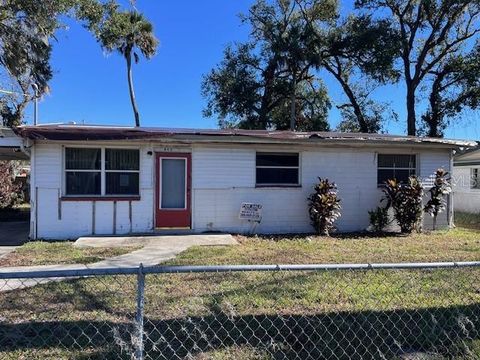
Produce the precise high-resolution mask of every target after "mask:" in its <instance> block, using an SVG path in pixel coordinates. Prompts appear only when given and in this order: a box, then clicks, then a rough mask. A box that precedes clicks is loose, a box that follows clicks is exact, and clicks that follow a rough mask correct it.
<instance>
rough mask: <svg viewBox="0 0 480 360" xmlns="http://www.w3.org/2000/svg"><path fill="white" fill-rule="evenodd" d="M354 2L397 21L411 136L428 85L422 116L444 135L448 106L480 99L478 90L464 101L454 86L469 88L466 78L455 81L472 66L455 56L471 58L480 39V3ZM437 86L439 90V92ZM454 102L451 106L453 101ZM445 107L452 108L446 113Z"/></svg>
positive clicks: (461, 0) (443, 0)
mask: <svg viewBox="0 0 480 360" xmlns="http://www.w3.org/2000/svg"><path fill="white" fill-rule="evenodd" d="M356 7H357V9H359V10H361V11H366V12H369V13H370V14H375V15H377V16H379V17H381V18H384V19H385V20H388V21H393V23H394V27H395V29H396V31H397V34H398V36H400V46H401V52H400V56H399V60H400V63H401V66H400V68H401V70H402V75H403V79H404V81H405V86H406V89H407V94H406V108H407V128H408V135H417V116H416V106H417V100H418V90H419V89H422V91H423V88H422V86H425V88H429V90H428V91H429V93H430V103H431V108H430V109H428V110H427V113H426V114H425V115H424V116H423V117H422V120H423V121H425V122H426V126H427V127H428V128H429V130H428V133H429V134H430V135H432V136H440V135H442V129H443V127H444V126H445V123H443V122H442V121H443V119H444V117H445V115H451V114H452V112H450V113H449V111H452V109H453V113H458V111H457V110H459V109H461V108H462V107H463V106H469V105H471V104H473V105H475V106H476V102H477V100H474V98H478V92H475V94H469V97H470V99H469V100H463V99H464V97H463V96H462V95H460V96H459V97H457V95H455V94H458V91H455V90H453V89H456V88H457V87H459V88H460V89H465V86H463V85H459V84H464V85H467V84H468V80H462V81H461V82H460V83H458V82H456V81H453V82H452V80H453V78H455V77H457V76H458V75H459V74H462V75H460V76H459V77H460V78H463V77H464V71H466V72H467V73H468V72H470V69H472V68H471V67H470V66H467V67H466V68H463V65H462V64H461V63H462V61H460V64H459V63H456V62H455V59H456V58H470V55H469V54H471V52H470V49H469V48H471V44H472V42H473V43H474V42H475V41H476V40H477V39H478V36H477V35H478V33H479V32H480V28H479V16H480V3H479V2H478V1H477V0H418V1H415V0H356ZM451 66H454V69H452V68H450V67H451ZM447 74H450V75H447ZM452 74H456V75H452ZM466 77H467V78H468V77H469V75H466ZM467 87H468V85H467ZM450 90H453V93H454V95H453V96H451V95H450ZM439 91H440V93H441V95H440V96H438V97H437V94H438V93H439ZM460 92H461V91H460ZM451 102H453V104H452V105H453V106H450V105H449V103H451ZM432 104H433V107H432ZM442 108H446V109H450V110H447V111H445V112H444V111H443V110H442ZM442 114H443V115H442ZM442 116H443V118H442Z"/></svg>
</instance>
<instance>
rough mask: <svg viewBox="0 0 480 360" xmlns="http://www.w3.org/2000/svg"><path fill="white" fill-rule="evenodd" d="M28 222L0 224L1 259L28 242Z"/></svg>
mask: <svg viewBox="0 0 480 360" xmlns="http://www.w3.org/2000/svg"><path fill="white" fill-rule="evenodd" d="M29 226H30V224H29V222H28V221H12V222H0V258H2V257H3V256H5V255H7V254H9V253H11V252H12V251H13V250H15V248H16V247H17V246H19V245H22V244H23V243H24V242H26V241H27V240H28V233H29V230H30V228H29Z"/></svg>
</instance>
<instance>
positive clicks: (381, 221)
mask: <svg viewBox="0 0 480 360" xmlns="http://www.w3.org/2000/svg"><path fill="white" fill-rule="evenodd" d="M368 216H369V218H370V225H371V226H372V230H373V231H375V232H381V231H383V229H385V227H386V226H387V225H388V224H390V222H391V221H390V218H389V216H388V209H387V208H384V207H381V206H377V208H376V209H375V210H371V211H369V212H368Z"/></svg>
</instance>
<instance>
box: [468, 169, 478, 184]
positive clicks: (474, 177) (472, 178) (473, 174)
mask: <svg viewBox="0 0 480 360" xmlns="http://www.w3.org/2000/svg"><path fill="white" fill-rule="evenodd" d="M470 174H471V176H470V188H471V189H480V169H479V168H472V169H471V170H470Z"/></svg>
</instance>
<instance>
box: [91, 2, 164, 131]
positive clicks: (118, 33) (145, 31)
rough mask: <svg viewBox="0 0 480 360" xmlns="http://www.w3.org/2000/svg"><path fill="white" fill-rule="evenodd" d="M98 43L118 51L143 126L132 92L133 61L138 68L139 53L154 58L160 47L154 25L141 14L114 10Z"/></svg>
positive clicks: (102, 29) (101, 30)
mask: <svg viewBox="0 0 480 360" xmlns="http://www.w3.org/2000/svg"><path fill="white" fill-rule="evenodd" d="M99 41H100V42H101V45H102V47H103V48H104V49H106V50H107V51H108V52H112V51H118V52H119V53H120V54H121V55H122V56H123V57H124V58H125V60H126V62H127V77H128V88H129V91H130V101H131V102H132V108H133V114H134V116H135V126H137V127H138V126H140V115H139V113H138V107H137V101H136V99H135V91H134V89H133V77H132V57H133V59H134V61H135V64H137V63H138V61H139V60H140V56H139V52H140V53H142V54H143V56H145V58H147V59H150V58H152V57H153V56H154V55H155V53H156V51H157V46H158V43H159V41H158V39H157V38H156V37H155V34H154V33H153V25H152V24H151V23H150V22H149V21H148V20H147V19H146V18H145V17H144V16H143V15H142V14H140V13H139V12H137V11H136V10H133V11H126V12H122V11H118V10H117V8H113V9H112V10H111V11H110V13H109V16H108V18H107V20H106V21H105V23H104V24H103V26H102V27H101V28H100V29H99Z"/></svg>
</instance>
